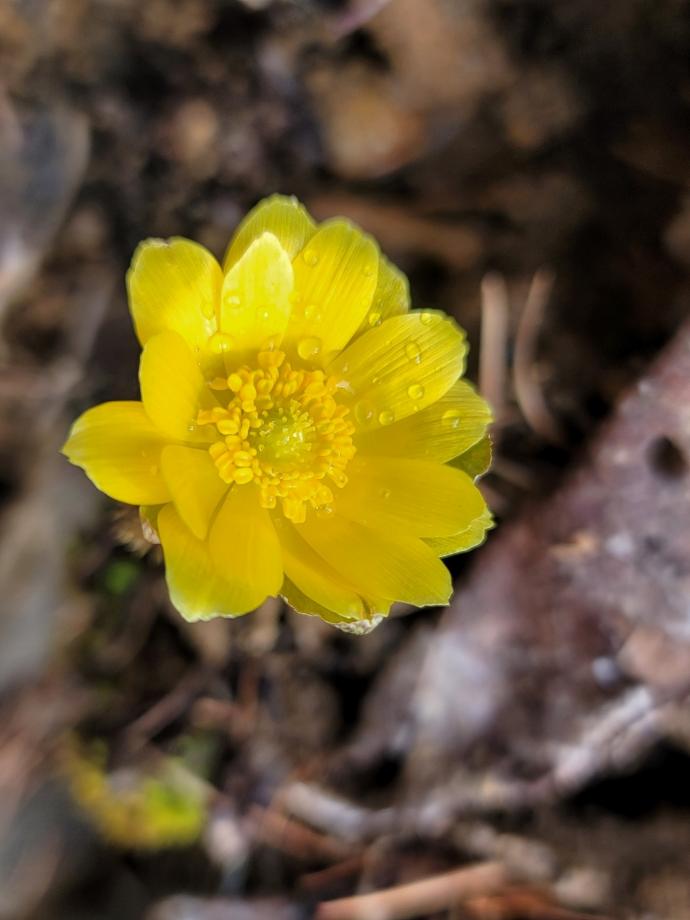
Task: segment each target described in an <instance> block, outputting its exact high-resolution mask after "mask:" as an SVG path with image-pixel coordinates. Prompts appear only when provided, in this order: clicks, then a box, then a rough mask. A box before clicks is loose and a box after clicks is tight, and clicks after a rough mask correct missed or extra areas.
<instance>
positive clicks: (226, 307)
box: [220, 232, 293, 350]
mask: <svg viewBox="0 0 690 920" xmlns="http://www.w3.org/2000/svg"><path fill="white" fill-rule="evenodd" d="M292 285H293V275H292V263H291V262H290V259H289V258H288V255H287V253H286V252H285V250H284V249H283V247H282V246H281V245H280V243H279V242H278V240H277V238H276V237H275V236H274V235H273V234H272V233H268V232H267V233H263V234H262V235H261V236H260V237H259V238H258V239H257V240H254V242H253V243H252V244H251V245H250V246H249V248H248V249H247V251H246V252H245V253H244V255H243V256H242V258H241V259H240V260H239V261H238V262H236V263H235V264H234V265H233V267H232V268H231V269H230V271H229V272H228V274H227V275H226V276H225V281H224V282H223V294H222V299H221V309H220V328H221V331H222V332H225V333H228V334H229V335H230V336H231V338H232V342H233V348H237V349H239V350H244V349H248V348H259V347H261V346H262V345H264V344H265V343H266V342H267V341H268V340H269V339H271V340H274V344H275V345H278V344H280V341H281V340H282V338H283V333H284V332H285V329H286V327H287V324H288V320H289V318H290V310H291V303H290V295H291V293H292Z"/></svg>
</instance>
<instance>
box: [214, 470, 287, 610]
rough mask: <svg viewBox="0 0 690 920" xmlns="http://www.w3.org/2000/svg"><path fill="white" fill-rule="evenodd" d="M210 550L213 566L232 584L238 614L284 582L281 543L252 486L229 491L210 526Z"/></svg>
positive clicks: (276, 592)
mask: <svg viewBox="0 0 690 920" xmlns="http://www.w3.org/2000/svg"><path fill="white" fill-rule="evenodd" d="M209 549H210V551H211V558H212V559H213V562H214V565H215V566H216V569H217V570H218V571H219V572H221V573H222V575H223V577H224V578H225V579H226V580H227V581H229V582H231V583H232V585H233V590H234V592H235V603H234V609H235V611H236V612H237V613H246V611H248V610H253V609H254V608H255V607H258V606H259V604H260V603H261V602H262V601H263V600H265V599H266V597H268V595H269V594H273V595H277V594H278V592H279V590H280V586H281V584H282V583H283V563H282V557H281V552H280V543H279V542H278V537H277V535H276V532H275V528H274V527H273V522H272V521H271V518H270V515H269V513H268V511H266V509H265V508H262V507H261V506H260V505H259V496H258V492H257V490H256V489H255V488H254V486H252V485H242V486H235V487H234V488H233V489H231V490H230V492H229V494H228V496H227V498H226V499H225V501H224V502H223V504H222V505H221V507H220V511H219V512H218V514H217V515H216V519H215V521H214V522H213V524H212V525H211V532H210V534H209Z"/></svg>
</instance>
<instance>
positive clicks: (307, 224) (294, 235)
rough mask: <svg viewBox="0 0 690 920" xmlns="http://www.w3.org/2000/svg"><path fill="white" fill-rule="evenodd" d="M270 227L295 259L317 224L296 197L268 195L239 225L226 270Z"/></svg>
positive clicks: (224, 269) (225, 261) (227, 258)
mask: <svg viewBox="0 0 690 920" xmlns="http://www.w3.org/2000/svg"><path fill="white" fill-rule="evenodd" d="M266 230H268V231H269V232H270V233H272V234H273V235H274V236H276V237H277V238H278V240H279V242H280V245H281V246H282V247H283V249H284V250H285V252H287V254H288V256H289V257H290V259H294V258H295V256H296V255H297V253H298V252H299V251H300V249H302V247H303V246H304V244H305V243H306V242H307V240H308V239H309V237H310V236H312V235H313V234H314V232H315V231H316V224H315V223H314V221H313V220H312V219H311V217H310V216H309V214H307V212H306V210H305V209H304V208H303V207H302V205H301V204H300V203H299V201H297V199H296V198H293V197H288V196H286V195H271V197H270V198H265V199H264V200H263V201H260V202H259V203H258V204H257V206H256V207H255V208H254V209H253V210H251V211H250V212H249V214H247V216H246V217H245V218H244V220H243V221H242V223H241V224H240V226H239V227H238V229H237V232H236V233H235V235H234V237H233V239H232V241H231V243H230V246H229V247H228V251H227V253H226V255H225V260H224V262H223V271H226V272H227V271H228V270H229V269H230V268H231V267H232V266H233V265H234V264H235V262H237V261H238V260H239V259H240V258H241V257H242V256H243V255H244V253H245V252H246V250H247V249H248V248H249V247H250V246H251V244H252V243H253V242H254V240H256V239H258V238H259V237H260V236H261V234H262V233H264V232H265V231H266Z"/></svg>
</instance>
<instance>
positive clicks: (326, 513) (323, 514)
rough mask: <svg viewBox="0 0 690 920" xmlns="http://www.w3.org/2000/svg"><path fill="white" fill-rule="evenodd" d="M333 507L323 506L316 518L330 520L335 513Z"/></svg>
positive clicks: (318, 510) (318, 509)
mask: <svg viewBox="0 0 690 920" xmlns="http://www.w3.org/2000/svg"><path fill="white" fill-rule="evenodd" d="M334 511H335V509H334V508H333V505H321V507H320V508H317V509H316V516H317V517H320V518H329V517H331V515H332V514H333V513H334Z"/></svg>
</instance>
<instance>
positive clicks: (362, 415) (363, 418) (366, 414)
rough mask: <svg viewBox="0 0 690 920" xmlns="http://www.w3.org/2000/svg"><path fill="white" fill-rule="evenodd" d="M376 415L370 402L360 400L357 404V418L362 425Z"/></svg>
mask: <svg viewBox="0 0 690 920" xmlns="http://www.w3.org/2000/svg"><path fill="white" fill-rule="evenodd" d="M373 417H374V409H373V407H372V406H371V405H370V404H369V403H368V402H360V403H357V405H356V406H355V418H356V419H357V421H358V422H359V423H360V425H366V424H367V423H368V422H370V421H371V420H372V419H373Z"/></svg>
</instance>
